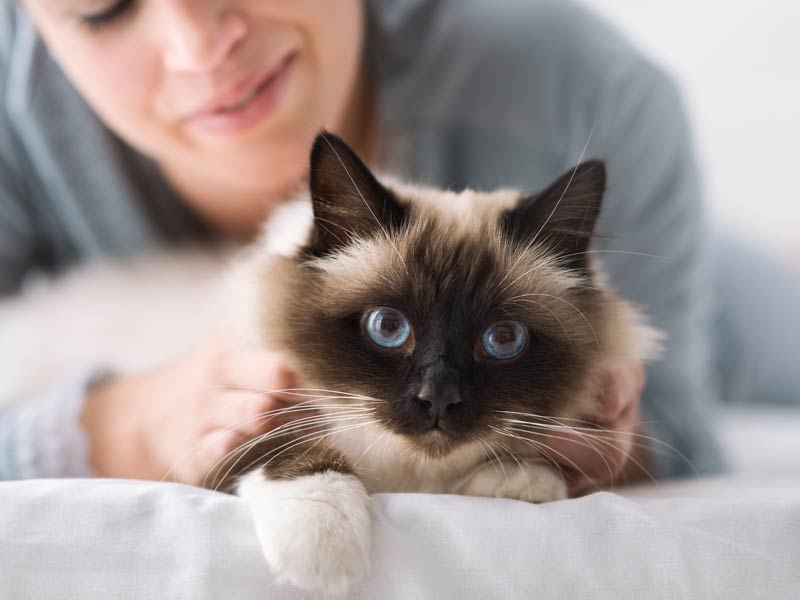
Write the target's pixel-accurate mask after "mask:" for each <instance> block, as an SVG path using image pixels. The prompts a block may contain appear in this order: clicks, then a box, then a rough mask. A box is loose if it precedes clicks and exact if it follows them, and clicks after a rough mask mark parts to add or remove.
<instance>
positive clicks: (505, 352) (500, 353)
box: [481, 321, 528, 360]
mask: <svg viewBox="0 0 800 600" xmlns="http://www.w3.org/2000/svg"><path fill="white" fill-rule="evenodd" d="M481 344H482V345H483V351H484V353H485V354H486V356H488V357H489V358H493V359H495V360H508V359H510V358H516V357H517V356H519V355H520V354H522V353H523V352H524V351H525V348H526V347H527V345H528V331H527V330H526V329H525V327H523V326H522V325H521V324H519V323H517V322H516V321H500V322H499V323H495V324H494V325H492V326H491V327H489V328H488V329H487V330H486V331H484V332H483V337H482V338H481Z"/></svg>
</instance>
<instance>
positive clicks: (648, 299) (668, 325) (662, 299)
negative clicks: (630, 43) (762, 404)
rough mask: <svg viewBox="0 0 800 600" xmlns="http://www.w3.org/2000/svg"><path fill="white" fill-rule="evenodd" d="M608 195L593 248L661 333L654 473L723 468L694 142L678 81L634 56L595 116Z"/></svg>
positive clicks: (653, 370)
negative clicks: (663, 344)
mask: <svg viewBox="0 0 800 600" xmlns="http://www.w3.org/2000/svg"><path fill="white" fill-rule="evenodd" d="M597 134H598V138H599V139H598V142H599V144H601V148H602V151H603V152H604V156H606V157H607V166H608V174H609V181H608V192H607V195H606V198H605V204H604V208H603V212H602V214H601V217H600V222H599V224H598V233H599V234H600V235H601V236H602V235H606V236H608V237H607V239H605V240H603V241H601V242H600V243H599V244H598V245H597V249H598V250H599V251H600V253H599V254H598V256H600V257H601V259H602V262H603V264H604V265H605V267H606V270H607V271H608V272H609V275H610V276H611V280H612V282H613V283H614V286H615V287H616V288H617V289H618V290H619V291H620V292H622V294H623V295H624V296H626V297H627V298H629V299H631V300H633V301H634V302H636V303H637V304H639V305H640V306H642V307H643V308H644V309H645V310H646V311H647V313H648V314H649V315H650V317H651V318H652V321H653V323H654V324H655V325H656V326H657V327H658V328H659V329H661V330H662V331H663V332H665V333H666V335H667V341H666V352H665V354H664V356H663V358H661V360H660V361H659V362H657V363H655V364H653V365H651V366H650V367H649V369H648V373H647V376H648V382H647V386H646V389H645V391H644V395H643V398H642V402H643V413H644V415H643V420H644V421H645V427H646V429H647V433H648V434H649V435H650V436H652V437H653V438H655V441H652V442H651V444H650V447H651V450H652V462H653V463H654V467H655V471H656V472H657V473H658V474H659V475H661V476H665V477H676V476H686V475H691V474H693V473H713V472H715V471H719V470H721V469H722V468H723V467H724V460H723V454H722V452H721V450H720V446H719V444H718V442H717V437H716V433H715V427H714V421H715V418H714V417H715V408H716V405H717V401H718V390H717V389H716V383H715V378H714V377H713V368H712V360H711V343H710V341H711V339H712V331H711V319H712V304H711V303H712V300H713V296H712V282H713V276H712V275H713V273H712V266H711V262H710V246H709V231H708V227H707V221H706V215H705V210H704V205H703V201H702V193H701V187H700V184H699V178H698V173H697V169H696V162H695V157H694V152H693V147H692V140H691V136H690V133H689V127H688V125H687V119H686V115H685V112H684V109H683V105H682V101H681V98H680V97H679V94H678V92H677V89H676V86H675V85H674V83H673V82H672V81H671V80H670V79H669V77H667V76H666V75H665V74H664V73H662V72H661V71H660V70H658V69H657V68H655V67H654V66H652V65H650V64H649V63H647V62H646V61H644V60H642V59H641V58H638V57H633V58H632V59H631V60H630V61H629V62H628V64H627V65H624V66H620V67H619V68H617V69H616V70H614V71H612V75H611V77H610V78H609V84H608V87H607V90H606V95H605V104H604V108H603V110H601V111H600V115H599V117H598V121H597Z"/></svg>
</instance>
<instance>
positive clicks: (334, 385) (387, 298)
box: [286, 134, 605, 456]
mask: <svg viewBox="0 0 800 600" xmlns="http://www.w3.org/2000/svg"><path fill="white" fill-rule="evenodd" d="M604 184H605V170H604V168H603V166H602V164H600V163H597V162H589V163H584V164H582V165H580V166H579V167H577V168H576V169H574V170H572V171H570V172H569V173H567V174H565V175H564V176H563V177H561V178H559V179H558V180H557V181H556V182H555V183H553V184H552V185H551V186H550V187H549V188H547V189H546V190H544V191H543V192H541V193H539V194H536V195H533V196H522V197H518V198H515V199H514V202H512V203H511V205H510V206H507V207H506V208H502V207H500V208H498V209H497V210H496V211H495V212H494V213H490V212H487V215H490V217H487V219H486V222H474V223H473V222H466V223H465V224H462V225H459V226H456V225H454V222H451V221H448V220H447V219H441V218H437V217H436V215H435V211H432V210H425V209H424V206H423V204H420V203H418V202H414V201H411V200H409V199H406V198H402V197H400V196H399V195H398V194H397V193H396V192H394V191H391V190H390V189H388V188H386V187H385V186H383V185H382V184H381V183H380V182H378V180H377V179H376V178H375V177H374V176H373V175H372V173H371V172H370V171H369V169H368V168H367V167H366V166H365V165H364V164H363V163H362V162H361V160H359V158H358V157H357V156H356V155H355V154H354V153H353V152H352V150H350V148H348V147H347V146H346V145H345V144H344V142H342V141H341V140H340V139H338V138H337V137H335V136H332V135H329V134H323V135H321V136H320V137H318V139H317V141H316V143H315V145H314V149H313V152H312V163H311V186H310V187H311V194H312V201H313V208H314V217H315V226H314V230H313V232H312V239H311V240H310V241H309V244H308V246H307V247H306V248H304V250H303V252H302V253H301V254H300V255H299V256H298V257H297V259H296V260H297V261H298V265H299V267H300V269H301V271H302V273H303V275H302V276H301V277H299V278H298V284H297V286H295V296H301V297H298V298H295V300H294V301H293V303H292V304H293V309H292V310H291V311H290V314H289V317H288V320H289V321H291V332H290V333H289V334H287V340H288V341H287V344H286V345H287V346H288V345H291V347H292V353H293V354H294V356H296V357H297V362H299V363H300V364H301V368H302V370H303V371H304V373H305V374H307V375H308V376H309V377H310V379H311V380H313V381H314V383H315V385H318V386H320V387H322V388H327V389H333V390H339V391H343V392H348V393H352V394H359V395H363V396H365V397H369V398H370V399H371V401H369V402H367V403H366V406H368V407H370V408H371V411H372V415H373V416H374V417H375V418H376V419H377V420H378V421H379V422H380V424H381V425H382V426H383V427H384V428H386V429H388V430H390V431H392V432H394V433H396V434H399V435H401V436H403V437H404V438H406V439H408V440H409V441H411V442H412V445H413V446H414V447H416V448H417V449H419V450H421V451H423V452H425V453H427V454H428V455H432V456H441V455H443V454H446V453H447V452H449V451H450V450H452V449H453V448H455V447H457V446H459V445H461V444H462V443H465V442H474V441H480V440H483V439H489V438H491V437H493V435H492V430H493V427H496V424H497V423H498V422H499V418H500V417H506V418H509V417H511V418H513V415H514V414H519V415H541V416H554V415H558V414H559V413H560V411H562V410H563V409H564V407H565V406H566V404H567V403H568V402H569V399H570V395H571V394H575V393H578V391H579V387H578V386H579V385H581V384H582V382H585V380H586V374H587V370H588V369H589V367H590V365H591V364H592V363H593V360H594V358H595V354H596V353H597V352H598V347H599V344H598V340H597V337H596V331H595V330H594V328H593V326H592V322H593V321H594V320H599V316H598V315H599V313H598V310H599V308H598V307H597V306H595V304H597V302H596V300H595V299H594V291H593V290H592V288H591V286H590V285H589V284H590V283H591V273H590V267H589V264H588V262H587V260H586V254H585V251H586V249H587V245H588V243H589V240H590V238H591V235H592V230H593V228H594V224H595V221H596V219H597V215H598V212H599V208H600V198H601V195H602V192H603V188H604ZM421 207H422V208H421ZM534 242H536V244H534Z"/></svg>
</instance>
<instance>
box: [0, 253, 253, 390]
mask: <svg viewBox="0 0 800 600" xmlns="http://www.w3.org/2000/svg"><path fill="white" fill-rule="evenodd" d="M228 262H229V258H228V254H227V253H225V252H215V251H209V252H205V251H185V252H173V253H167V252H157V253H153V254H151V255H147V256H141V257H137V258H135V259H130V260H126V261H122V262H111V261H108V262H106V261H99V262H96V263H92V264H89V265H84V266H82V267H81V268H79V269H76V270H74V271H70V272H68V273H66V274H64V275H62V276H60V277H58V278H56V279H55V280H53V281H40V282H38V284H37V285H33V286H29V288H28V289H26V290H25V291H24V292H23V293H21V294H19V295H17V296H14V297H11V298H3V299H0V363H2V364H3V377H2V378H1V379H0V406H2V405H4V404H8V403H13V402H19V401H23V400H27V399H29V398H31V397H33V396H35V395H36V394H38V393H41V392H43V391H44V390H46V389H47V388H48V387H50V386H52V385H56V384H58V383H59V382H60V381H63V380H64V379H67V378H69V377H71V376H72V375H74V374H75V373H78V372H82V371H84V370H86V369H107V370H111V371H114V372H118V373H133V372H140V371H144V370H147V369H150V368H154V367H160V366H162V365H164V364H167V363H168V362H170V361H172V360H174V359H176V358H178V357H180V356H182V355H183V354H185V353H186V352H188V351H190V350H193V349H194V348H196V347H197V346H198V345H199V344H200V343H201V342H203V341H206V340H207V339H208V338H209V337H211V336H212V335H214V334H217V333H220V332H226V333H227V332H228V331H229V330H231V324H230V321H231V320H232V317H231V316H230V315H233V316H235V317H237V318H238V313H240V312H242V311H238V312H235V313H234V312H233V311H224V310H223V307H225V306H228V305H229V303H230V301H229V298H230V296H231V292H230V290H229V287H230V286H229V285H228V282H227V281H226V280H225V277H224V275H225V272H226V267H227V265H228Z"/></svg>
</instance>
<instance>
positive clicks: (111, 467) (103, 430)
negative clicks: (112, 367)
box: [81, 377, 155, 479]
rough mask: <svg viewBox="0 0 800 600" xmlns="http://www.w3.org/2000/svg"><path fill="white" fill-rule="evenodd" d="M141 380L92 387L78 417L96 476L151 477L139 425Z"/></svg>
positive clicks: (127, 379)
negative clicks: (79, 417)
mask: <svg viewBox="0 0 800 600" xmlns="http://www.w3.org/2000/svg"><path fill="white" fill-rule="evenodd" d="M146 386H147V381H146V379H145V378H143V377H125V378H117V379H113V380H107V381H105V382H103V383H102V384H101V385H97V386H94V387H93V389H91V390H90V391H89V392H88V394H87V396H86V402H85V404H84V407H83V412H82V414H81V425H82V426H83V429H84V431H85V432H86V436H87V439H88V460H89V464H90V465H91V467H92V469H94V471H95V473H97V475H98V476H100V477H115V478H116V477H118V478H128V479H152V478H154V477H155V473H154V472H153V469H152V468H150V467H151V465H152V461H151V457H150V453H149V449H148V448H147V445H146V444H145V439H144V438H145V436H144V435H143V429H144V427H143V426H142V423H141V418H140V417H141V414H142V408H143V407H142V406H140V402H137V399H139V400H141V399H142V398H146V397H147V391H146V389H144V388H146Z"/></svg>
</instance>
